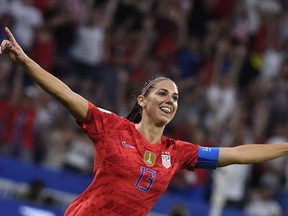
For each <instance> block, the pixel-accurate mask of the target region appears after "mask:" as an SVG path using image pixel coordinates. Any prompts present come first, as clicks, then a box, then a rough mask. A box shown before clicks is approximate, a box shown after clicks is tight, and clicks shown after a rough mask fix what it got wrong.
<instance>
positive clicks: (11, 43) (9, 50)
mask: <svg viewBox="0 0 288 216" xmlns="http://www.w3.org/2000/svg"><path fill="white" fill-rule="evenodd" d="M5 32H6V34H7V36H8V39H9V40H3V41H2V43H1V47H0V54H2V53H6V54H7V55H8V56H9V57H10V58H11V59H12V60H13V61H15V62H17V63H23V62H24V61H25V59H26V58H27V56H26V54H25V53H24V51H23V50H22V48H21V47H20V46H19V44H18V43H17V41H16V40H15V37H14V36H13V34H12V33H11V31H10V30H9V28H7V27H5Z"/></svg>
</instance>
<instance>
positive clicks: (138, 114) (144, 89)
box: [126, 76, 169, 123]
mask: <svg viewBox="0 0 288 216" xmlns="http://www.w3.org/2000/svg"><path fill="white" fill-rule="evenodd" d="M168 79H169V78H167V77H163V76H155V77H151V78H149V79H148V80H147V81H146V82H144V84H143V85H142V86H141V87H140V88H139V89H138V91H137V93H136V94H135V96H136V98H135V99H136V102H135V104H134V107H133V109H132V111H131V112H130V114H129V115H128V116H127V117H126V119H128V120H129V121H131V122H134V123H139V122H140V121H141V119H142V107H141V106H140V105H139V104H138V101H137V97H138V96H139V95H143V96H147V95H148V94H149V92H150V90H151V89H152V88H153V87H154V84H155V83H157V82H158V81H162V80H168Z"/></svg>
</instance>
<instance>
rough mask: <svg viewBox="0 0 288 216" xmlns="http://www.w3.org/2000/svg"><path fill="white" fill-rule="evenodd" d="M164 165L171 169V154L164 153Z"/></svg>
mask: <svg viewBox="0 0 288 216" xmlns="http://www.w3.org/2000/svg"><path fill="white" fill-rule="evenodd" d="M162 165H163V166H164V167H165V168H166V169H169V168H170V167H171V156H170V153H169V152H162Z"/></svg>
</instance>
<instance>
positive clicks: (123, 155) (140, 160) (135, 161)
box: [1, 28, 288, 216]
mask: <svg viewBox="0 0 288 216" xmlns="http://www.w3.org/2000/svg"><path fill="white" fill-rule="evenodd" d="M5 31H6V33H7V35H8V40H3V41H2V43H1V52H4V53H6V54H7V55H8V56H9V57H10V58H11V59H12V60H13V61H14V62H16V63H17V64H19V65H21V66H22V67H23V68H24V69H25V70H26V71H27V73H28V74H29V76H30V77H31V78H32V79H33V80H34V81H35V82H36V83H37V84H38V85H39V86H40V87H41V88H43V89H44V90H45V91H46V92H47V93H49V94H50V95H52V96H53V97H54V98H56V99H57V100H58V101H59V102H60V103H62V104H63V105H64V106H65V107H66V108H67V109H68V110H69V111H70V112H71V114H72V115H73V116H74V117H75V119H76V121H77V123H78V125H79V126H80V127H81V128H83V130H84V131H85V132H86V133H87V135H88V136H89V137H90V138H91V140H92V141H93V143H94V146H95V163H94V180H93V182H92V183H91V185H90V186H89V187H88V188H87V189H86V190H85V191H84V192H83V193H82V194H81V195H80V196H79V197H78V198H77V199H76V200H75V201H74V202H72V204H71V205H70V206H69V207H68V209H67V210H66V213H65V215H66V216H72V215H73V216H76V215H77V216H92V215H93V216H94V215H98V216H100V215H105V216H106V215H109V216H114V215H115V216H116V215H118V216H119V215H125V216H127V215H133V216H138V215H139V216H140V215H147V213H148V212H149V211H150V209H151V208H152V207H153V205H154V204H155V202H156V201H157V199H158V198H159V196H160V195H161V194H162V193H163V192H164V191H165V190H166V188H167V186H168V184H169V182H170V180H171V179H172V177H173V175H174V174H175V173H176V172H177V171H178V170H179V169H188V170H194V169H195V168H210V169H213V168H216V167H217V166H218V167H221V166H227V165H230V164H250V163H259V162H264V161H267V160H271V159H274V158H278V157H281V156H284V155H286V154H287V153H288V144H287V143H285V144H274V145H265V144H263V145H262V144H249V145H243V146H237V147H233V148H232V147H231V148H217V147H215V148H208V147H201V146H199V145H195V144H192V143H188V142H184V141H180V140H175V139H171V138H168V137H166V136H163V131H164V128H165V126H166V125H167V124H168V123H169V122H170V121H171V120H172V119H173V117H174V115H175V113H176V110H177V105H178V97H179V95H178V89H177V86H176V85H175V83H174V82H173V81H172V80H170V79H168V78H165V77H156V78H153V79H151V80H148V81H147V82H146V83H145V84H144V86H143V88H142V89H141V91H140V92H139V95H138V97H137V101H136V103H135V106H134V108H133V110H132V112H131V114H130V115H129V116H128V117H127V119H125V118H122V117H120V116H118V115H116V114H114V113H111V112H109V111H106V110H103V109H100V108H97V107H96V106H95V105H93V104H92V103H90V102H89V101H87V100H86V99H85V98H83V97H81V96H80V95H78V94H76V93H75V92H73V91H72V90H71V89H70V88H69V87H68V86H67V85H65V84H64V83H63V82H62V81H60V80H59V79H57V78H56V77H54V76H53V75H51V74H50V73H48V72H47V71H45V70H44V69H42V68H41V67H40V66H39V65H38V64H36V63H35V62H34V61H33V60H32V59H30V58H29V57H28V56H27V55H26V54H25V53H24V52H23V50H22V49H21V47H20V46H19V44H18V43H17V42H16V40H15V38H14V36H13V35H12V33H11V32H10V31H9V29H8V28H5ZM66 181H69V179H66Z"/></svg>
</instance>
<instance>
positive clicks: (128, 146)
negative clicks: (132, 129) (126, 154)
mask: <svg viewBox="0 0 288 216" xmlns="http://www.w3.org/2000/svg"><path fill="white" fill-rule="evenodd" d="M121 145H122V146H123V147H126V148H135V147H134V146H132V145H129V144H127V143H126V142H125V141H123V142H121Z"/></svg>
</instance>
